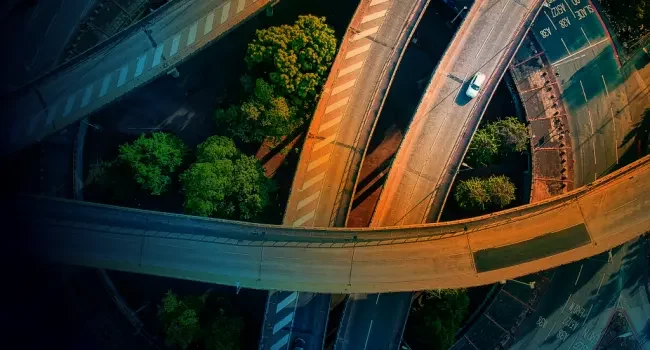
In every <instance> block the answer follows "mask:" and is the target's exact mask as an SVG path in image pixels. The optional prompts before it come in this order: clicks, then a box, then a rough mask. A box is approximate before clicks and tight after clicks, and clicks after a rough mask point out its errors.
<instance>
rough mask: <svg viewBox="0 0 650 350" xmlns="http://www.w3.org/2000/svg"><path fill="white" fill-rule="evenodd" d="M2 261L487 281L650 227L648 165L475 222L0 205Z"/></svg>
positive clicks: (412, 285)
mask: <svg viewBox="0 0 650 350" xmlns="http://www.w3.org/2000/svg"><path fill="white" fill-rule="evenodd" d="M6 208H12V209H13V210H14V211H15V212H13V213H8V216H7V217H8V218H10V220H11V221H13V222H11V223H10V225H9V226H8V227H14V228H24V229H21V232H20V234H19V235H18V234H17V235H14V236H12V237H15V238H14V239H16V240H18V242H17V243H16V244H12V245H6V247H7V248H10V249H11V254H19V253H26V254H28V255H27V256H29V257H38V258H44V259H45V260H47V261H51V262H61V263H67V264H76V265H84V266H93V267H101V268H106V269H115V270H123V271H130V272H137V273H146V274H154V275H160V276H166V277H173V278H182V279H191V280H197V281H205V282H211V283H218V284H225V285H232V286H241V287H246V288H255V289H284V290H286V289H289V290H297V291H310V292H326V293H376V292H391V291H412V290H423V289H435V288H460V287H470V286H477V285H483V284H489V283H494V282H497V281H501V280H504V279H511V278H516V277H519V276H523V275H527V274H530V273H533V272H537V271H541V270H545V269H548V268H552V267H556V266H559V265H562V264H567V263H570V262H573V261H577V260H581V259H584V258H586V257H589V256H592V255H595V254H599V253H602V252H604V251H606V250H609V249H611V248H612V247H615V246H618V245H621V244H623V243H625V242H627V241H629V240H630V239H632V238H634V237H636V236H639V235H641V234H643V233H645V232H646V231H648V230H649V229H650V156H646V157H645V158H643V159H641V160H638V161H636V162H635V163H633V164H630V165H628V166H626V167H624V168H622V169H621V170H619V171H616V172H615V173H612V174H610V175H608V176H605V177H603V178H601V179H599V180H597V181H595V182H594V183H592V184H591V185H588V186H585V187H582V188H580V189H577V190H574V191H572V192H569V193H567V194H565V195H562V196H558V197H554V198H551V199H549V200H546V201H543V202H539V203H536V204H530V205H526V206H522V207H519V208H514V209H510V210H505V211H502V212H498V213H495V214H491V215H486V216H481V217H477V218H472V219H467V220H460V221H453V222H448V223H437V224H425V225H413V226H404V227H388V228H365V229H358V228H357V229H350V228H323V229H318V228H293V227H287V226H274V225H262V224H251V223H243V222H236V221H226V220H217V219H206V218H199V217H192V216H186V215H178V214H167V213H159V212H152V211H144V210H137V209H127V208H120V207H114V206H106V205H100V204H92V203H86V202H77V201H69V200H62V199H54V198H46V197H19V198H16V199H15V200H14V201H13V202H11V207H9V206H6Z"/></svg>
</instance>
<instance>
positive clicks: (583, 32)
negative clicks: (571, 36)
mask: <svg viewBox="0 0 650 350" xmlns="http://www.w3.org/2000/svg"><path fill="white" fill-rule="evenodd" d="M580 30H582V34H583V35H584V36H585V39H587V43H588V44H589V45H591V40H589V37H588V36H587V33H585V30H584V29H583V28H582V27H580Z"/></svg>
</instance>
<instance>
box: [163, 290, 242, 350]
mask: <svg viewBox="0 0 650 350" xmlns="http://www.w3.org/2000/svg"><path fill="white" fill-rule="evenodd" d="M208 296H209V294H208V293H206V294H203V295H201V296H187V297H184V298H180V297H179V296H177V295H176V294H174V293H173V292H172V291H171V290H170V291H168V292H167V293H166V294H165V296H164V297H163V299H162V303H161V305H159V306H158V318H159V319H160V321H161V323H162V326H163V330H164V331H165V343H166V344H167V345H169V346H174V347H177V348H179V349H182V350H185V349H187V348H188V347H190V345H192V347H193V348H201V347H202V348H203V349H205V350H224V349H227V350H237V349H239V348H240V347H241V333H242V330H243V329H244V322H243V320H242V319H241V317H234V316H232V315H229V314H228V313H226V310H224V308H223V307H221V306H218V305H217V306H216V307H213V306H214V305H211V304H210V303H206V302H207V301H208ZM206 305H207V306H206Z"/></svg>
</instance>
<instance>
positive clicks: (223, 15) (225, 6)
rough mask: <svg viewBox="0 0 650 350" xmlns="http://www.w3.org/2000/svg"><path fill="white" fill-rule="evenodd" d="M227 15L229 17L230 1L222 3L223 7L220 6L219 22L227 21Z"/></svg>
mask: <svg viewBox="0 0 650 350" xmlns="http://www.w3.org/2000/svg"><path fill="white" fill-rule="evenodd" d="M228 17H230V1H228V2H227V3H225V4H223V7H222V8H221V24H223V23H224V22H225V21H227V20H228Z"/></svg>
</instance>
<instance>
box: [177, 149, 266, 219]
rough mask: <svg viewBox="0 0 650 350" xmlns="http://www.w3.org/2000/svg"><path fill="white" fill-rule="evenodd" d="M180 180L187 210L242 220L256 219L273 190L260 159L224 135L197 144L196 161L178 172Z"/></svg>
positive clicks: (199, 213) (202, 214) (203, 214)
mask: <svg viewBox="0 0 650 350" xmlns="http://www.w3.org/2000/svg"><path fill="white" fill-rule="evenodd" d="M181 183H182V185H183V191H184V192H185V211H186V212H187V213H189V214H194V215H200V216H212V217H219V218H229V219H242V220H252V219H255V218H256V217H257V216H258V215H259V214H260V213H261V212H262V210H263V209H264V208H265V207H266V205H268V203H269V192H271V191H272V190H273V187H272V184H271V182H270V180H269V179H268V178H267V177H266V176H265V175H264V169H263V168H262V166H261V165H260V164H259V162H258V161H257V160H256V159H255V158H253V157H249V156H246V155H243V154H241V152H240V151H239V150H238V149H237V148H236V146H235V143H234V142H233V141H232V139H229V138H227V137H223V136H212V137H210V138H208V139H207V140H206V141H205V142H203V143H202V144H200V145H199V146H198V147H197V162H196V163H194V164H192V166H191V167H190V168H189V169H188V170H186V171H185V172H184V173H183V174H182V175H181Z"/></svg>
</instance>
